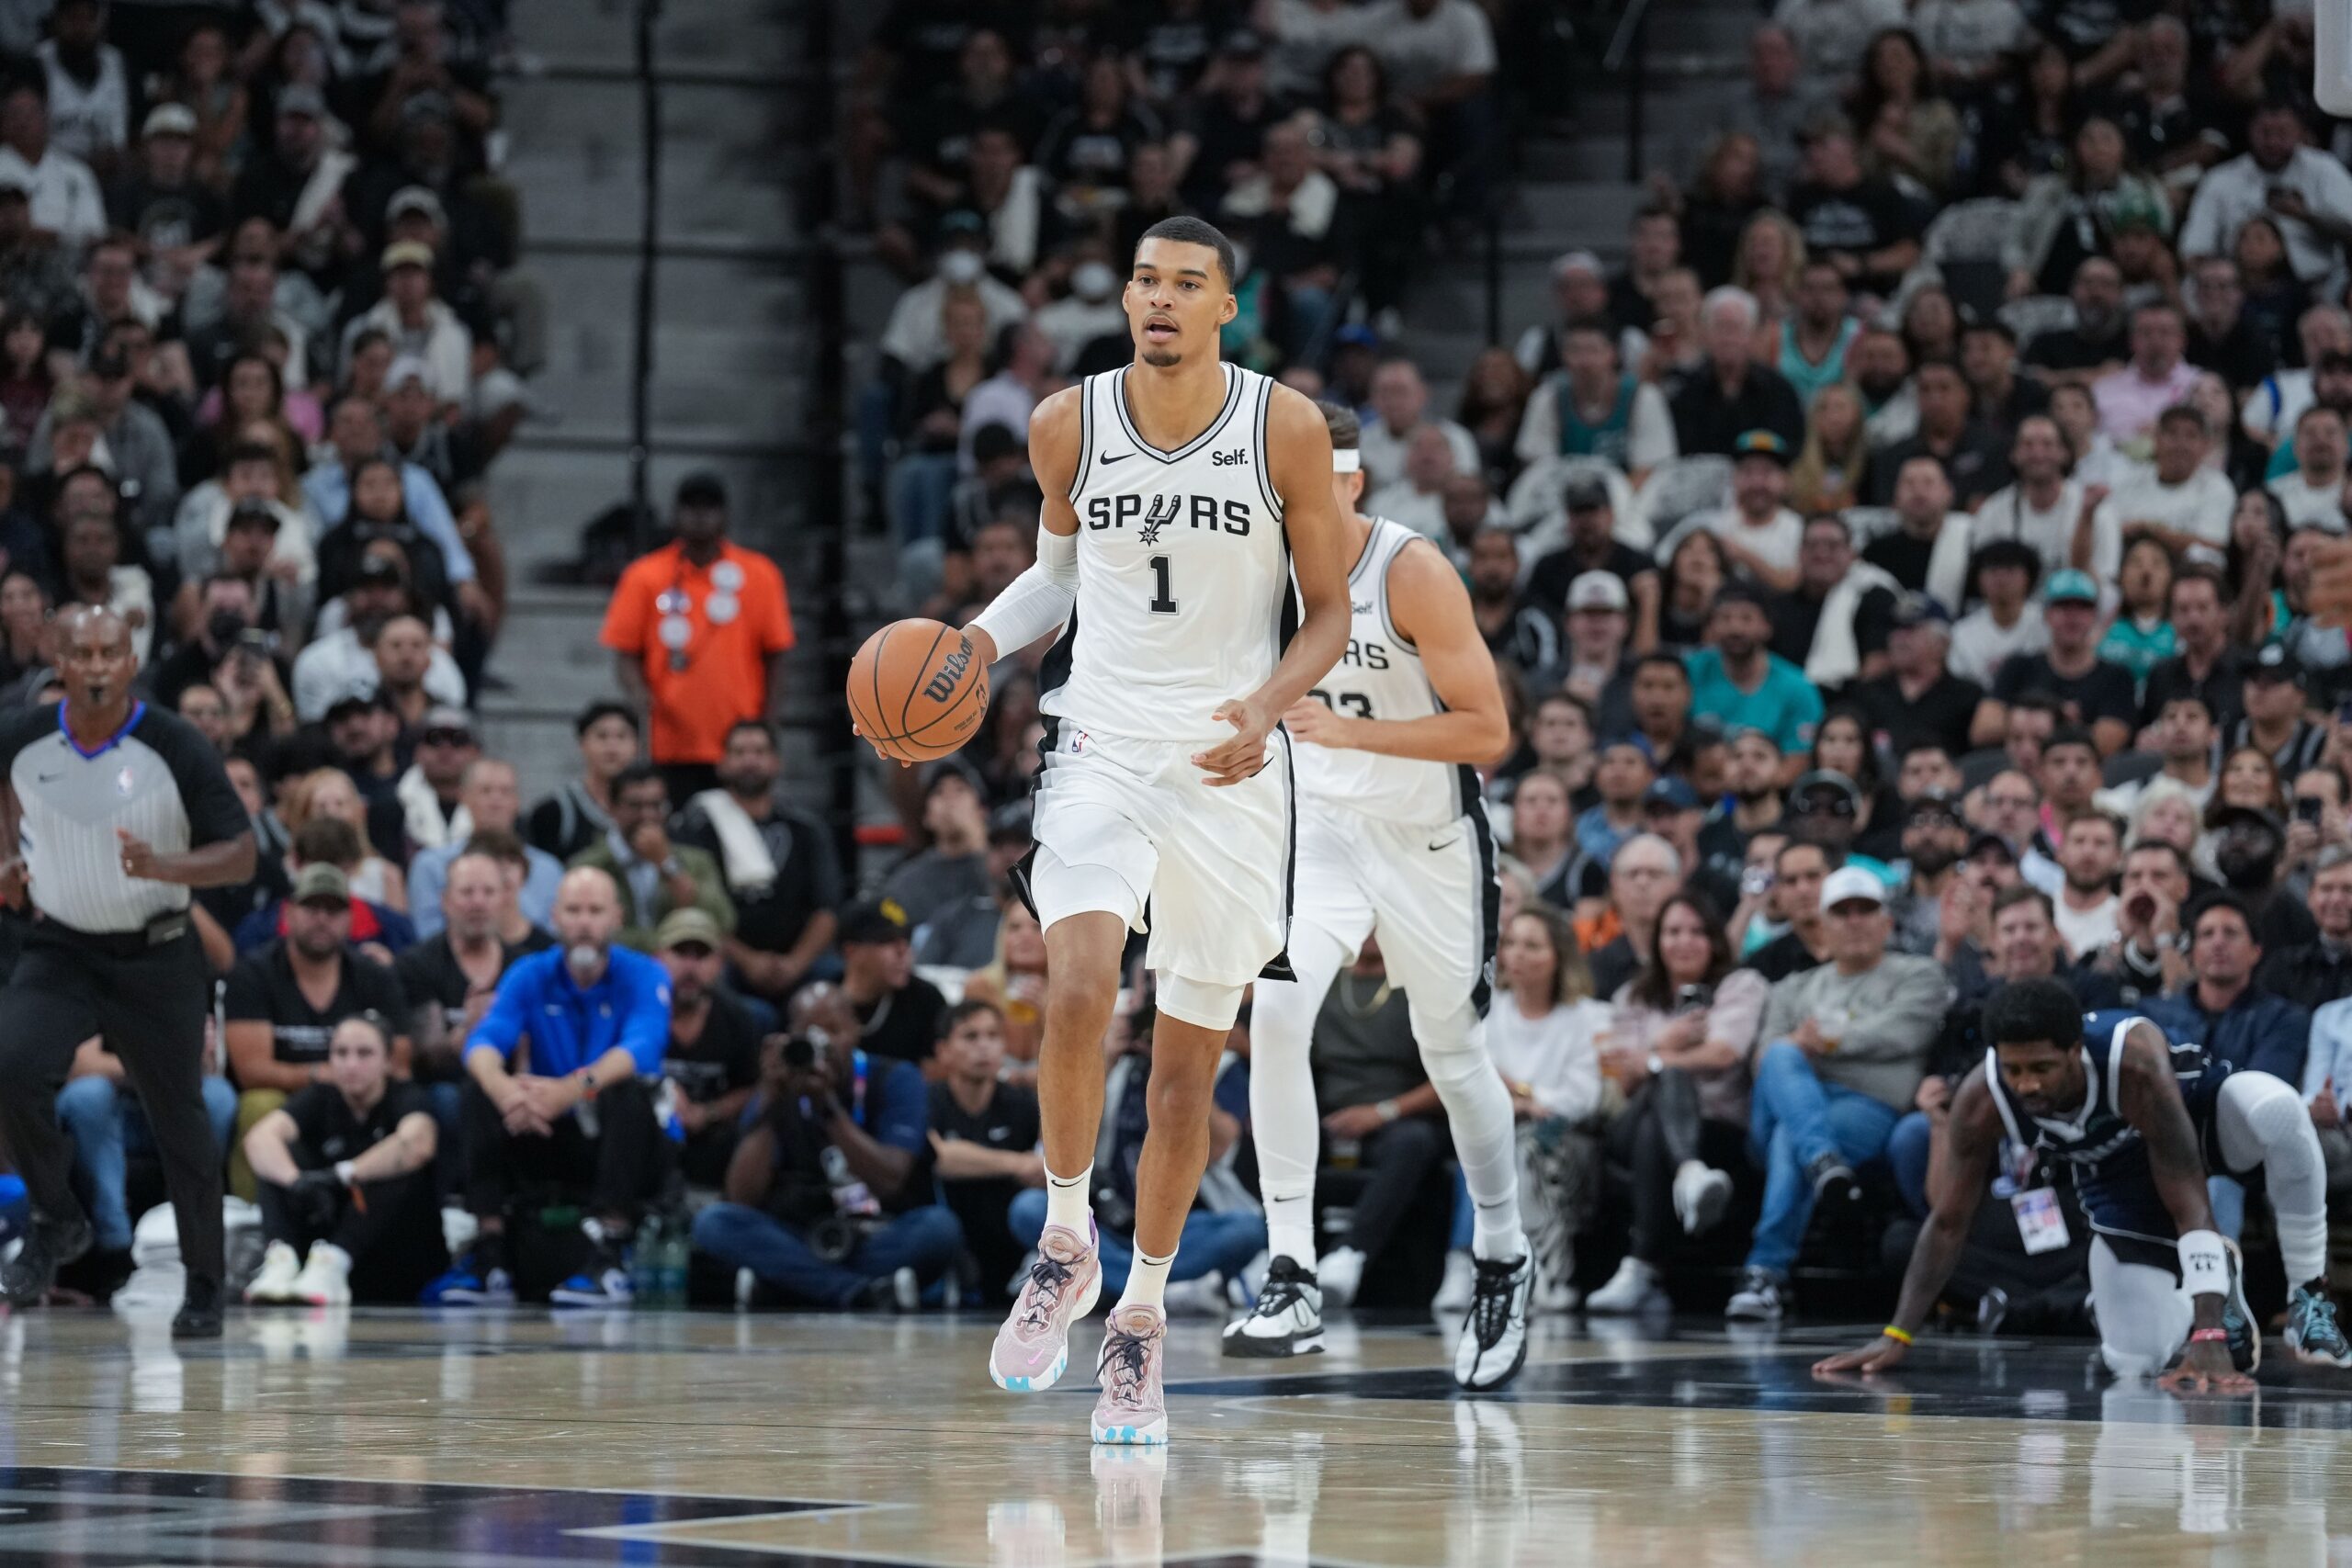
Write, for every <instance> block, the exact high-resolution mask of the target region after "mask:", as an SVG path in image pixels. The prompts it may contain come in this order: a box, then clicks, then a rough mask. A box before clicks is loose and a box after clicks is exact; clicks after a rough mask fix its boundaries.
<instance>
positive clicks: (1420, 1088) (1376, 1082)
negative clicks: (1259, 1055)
mask: <svg viewBox="0 0 2352 1568" xmlns="http://www.w3.org/2000/svg"><path fill="white" fill-rule="evenodd" d="M1308 1055H1309V1060H1310V1065H1311V1066H1312V1067H1313V1069H1314V1076H1315V1104H1316V1106H1317V1109H1318V1110H1319V1111H1321V1112H1322V1116H1323V1135H1324V1139H1325V1143H1326V1146H1327V1147H1328V1148H1329V1149H1330V1150H1332V1151H1333V1154H1334V1156H1335V1157H1336V1156H1339V1155H1340V1153H1341V1152H1342V1151H1343V1150H1344V1149H1345V1148H1346V1147H1348V1146H1352V1147H1353V1148H1354V1150H1355V1160H1354V1162H1353V1163H1354V1166H1355V1168H1357V1169H1358V1170H1359V1171H1362V1172H1363V1173H1364V1174H1363V1188H1362V1190H1360V1191H1359V1192H1358V1193H1357V1194H1356V1197H1355V1201H1354V1202H1353V1204H1352V1205H1351V1207H1350V1209H1349V1217H1348V1227H1347V1230H1346V1232H1345V1233H1344V1235H1343V1237H1342V1239H1341V1240H1340V1244H1339V1245H1338V1246H1337V1247H1333V1248H1331V1250H1329V1252H1326V1253H1324V1254H1323V1255H1322V1258H1321V1259H1320V1260H1319V1261H1318V1262H1317V1264H1316V1268H1315V1276H1316V1280H1317V1282H1318V1283H1319V1284H1320V1285H1321V1286H1322V1289H1323V1299H1324V1301H1325V1302H1326V1303H1329V1304H1331V1305H1333V1306H1346V1305H1348V1304H1349V1303H1351V1302H1352V1301H1354V1300H1355V1296H1356V1292H1357V1290H1358V1288H1359V1287H1360V1286H1361V1284H1362V1283H1363V1271H1364V1269H1365V1268H1366V1267H1367V1266H1368V1265H1370V1264H1372V1263H1374V1261H1376V1260H1377V1259H1379V1258H1382V1257H1383V1256H1384V1255H1385V1254H1386V1252H1387V1250H1388V1247H1389V1245H1390V1243H1391V1242H1393V1241H1395V1240H1396V1239H1397V1227H1398V1226H1399V1225H1400V1224H1402V1223H1403V1221H1404V1219H1405V1216H1406V1213H1408V1211H1409V1210H1410V1209H1411V1207H1412V1203H1413V1200H1414V1198H1415V1197H1416V1196H1417V1195H1418V1194H1419V1192H1420V1190H1421V1189H1422V1188H1423V1186H1424V1185H1426V1184H1427V1183H1428V1181H1429V1180H1430V1177H1431V1176H1432V1175H1433V1174H1435V1173H1436V1172H1437V1170H1438V1168H1439V1167H1440V1166H1441V1165H1442V1164H1443V1162H1444V1161H1445V1160H1446V1159H1447V1158H1448V1157H1449V1156H1451V1155H1452V1153H1453V1141H1452V1140H1451V1139H1450V1138H1449V1137H1448V1136H1447V1134H1446V1130H1445V1111H1444V1108H1443V1107H1442V1106H1441V1105H1440V1104H1439V1103H1438V1097H1437V1089H1436V1087H1435V1086H1434V1085H1432V1084H1431V1083H1430V1078H1429V1074H1428V1073H1427V1072H1426V1071H1425V1070H1423V1068H1422V1066H1421V1053H1420V1047H1419V1045H1418V1044H1416V1043H1414V1039H1413V1026H1412V1021H1411V1019H1410V1018H1409V1017H1408V1010H1407V1008H1406V1005H1405V993H1404V992H1402V991H1400V990H1397V989H1396V988H1395V987H1393V986H1391V985H1390V983H1389V980H1388V970H1387V966H1386V964H1385V963H1384V962H1383V960H1382V958H1381V953H1380V944H1379V942H1377V941H1376V940H1374V939H1372V938H1367V939H1365V942H1364V944H1363V948H1362V950H1361V951H1359V952H1358V953H1357V954H1356V961H1355V963H1354V964H1351V966H1350V967H1349V968H1348V969H1347V970H1345V971H1344V972H1342V973H1341V974H1340V977H1339V978H1338V980H1336V981H1335V982H1333V984H1332V987H1331V994H1330V995H1329V996H1328V997H1326V998H1324V999H1323V1005H1322V1008H1321V1010H1319V1011H1317V1014H1316V1017H1315V1033H1314V1043H1313V1045H1312V1047H1311V1049H1310V1051H1309V1053H1308ZM1343 1163H1344V1162H1343Z"/></svg>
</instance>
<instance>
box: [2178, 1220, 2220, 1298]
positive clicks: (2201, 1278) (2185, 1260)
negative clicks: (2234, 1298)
mask: <svg viewBox="0 0 2352 1568" xmlns="http://www.w3.org/2000/svg"><path fill="white" fill-rule="evenodd" d="M2180 1282H2181V1285H2182V1287H2183V1288H2184V1289H2186V1290H2187V1291H2188V1293H2189V1294H2190V1295H2192V1296H2220V1295H2226V1294H2228V1293H2229V1289H2230V1254H2229V1249H2228V1247H2225V1246H2224V1245H2223V1244H2222V1238H2221V1237H2220V1236H2219V1235H2215V1234H2214V1233H2213V1232H2211V1231H2190V1232H2188V1234H2187V1235H2184V1236H2182V1237H2181V1238H2180Z"/></svg>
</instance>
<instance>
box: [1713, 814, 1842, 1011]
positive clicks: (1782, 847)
mask: <svg viewBox="0 0 2352 1568" xmlns="http://www.w3.org/2000/svg"><path fill="white" fill-rule="evenodd" d="M1792 826H1793V824H1792ZM1806 831H1807V833H1808V835H1810V834H1812V833H1814V832H1815V829H1814V828H1813V827H1812V826H1811V825H1808V826H1807V829H1806ZM1758 842H1765V843H1769V844H1770V846H1771V849H1770V856H1769V859H1768V863H1769V864H1770V866H1771V877H1770V882H1769V884H1768V886H1767V888H1766V895H1767V897H1766V899H1765V902H1764V906H1763V908H1760V909H1758V910H1756V911H1754V913H1755V914H1760V915H1764V916H1767V917H1769V918H1770V920H1771V921H1772V922H1775V923H1773V924H1771V925H1766V924H1765V923H1764V922H1763V921H1759V920H1757V919H1754V918H1753V915H1751V919H1750V923H1749V926H1748V929H1747V931H1745V932H1741V931H1737V930H1736V929H1735V931H1734V932H1733V933H1732V934H1733V935H1734V937H1735V938H1736V939H1742V938H1744V942H1745V948H1746V951H1745V952H1744V953H1743V955H1742V961H1743V962H1744V963H1745V964H1747V966H1748V967H1749V968H1751V969H1753V970H1755V971H1756V972H1757V973H1758V974H1759V975H1761V976H1764V978H1765V979H1766V980H1768V981H1770V982H1772V983H1774V984H1778V983H1779V982H1780V981H1781V980H1784V979H1786V978H1788V977H1789V976H1791V975H1797V974H1802V973H1804V971H1805V970H1808V969H1812V968H1815V967H1816V966H1817V965H1819V964H1826V963H1828V962H1829V954H1830V947H1829V922H1828V920H1827V919H1826V918H1825V917H1824V916H1823V914H1822V912H1821V885H1822V883H1823V882H1824V881H1825V880H1826V878H1827V877H1828V875H1829V874H1830V873H1831V872H1832V871H1835V870H1836V869H1838V866H1837V862H1838V861H1839V860H1842V858H1843V857H1841V856H1836V855H1834V854H1833V853H1832V852H1831V851H1829V850H1828V849H1827V848H1826V847H1825V846H1823V845H1822V844H1820V843H1818V842H1816V841H1815V840H1814V839H1813V838H1812V837H1809V836H1808V837H1804V838H1800V837H1798V836H1796V835H1795V834H1794V833H1789V834H1787V835H1785V836H1783V835H1780V834H1764V833H1759V834H1758V835H1757V837H1756V839H1755V840H1751V841H1750V849H1751V850H1753V848H1754V846H1755V844H1756V843H1758Z"/></svg>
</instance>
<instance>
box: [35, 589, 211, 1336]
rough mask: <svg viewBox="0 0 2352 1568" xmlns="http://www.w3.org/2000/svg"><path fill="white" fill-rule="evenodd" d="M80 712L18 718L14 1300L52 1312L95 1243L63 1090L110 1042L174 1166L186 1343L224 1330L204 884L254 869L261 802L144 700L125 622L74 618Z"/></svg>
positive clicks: (63, 658) (168, 1173) (63, 653)
mask: <svg viewBox="0 0 2352 1568" xmlns="http://www.w3.org/2000/svg"><path fill="white" fill-rule="evenodd" d="M60 625H61V628H62V637H61V640H62V649H61V650H60V665H61V673H62V676H63V679H64V682H65V701H64V703H63V704H62V705H60V706H58V707H56V708H48V707H39V708H33V709H30V710H28V711H26V712H22V713H15V714H10V715H8V716H6V718H5V719H0V779H5V787H0V843H8V844H13V845H14V846H15V847H16V849H17V853H16V854H13V855H10V856H9V857H8V858H6V860H0V902H6V903H8V904H10V905H19V906H20V905H21V904H22V903H23V902H24V900H25V898H26V896H27V895H28V893H29V895H30V897H31V905H32V912H33V921H32V925H31V928H30V930H29V931H28V933H27V935H26V938H25V949H24V954H23V956H22V957H21V958H19V959H18V960H17V967H16V972H15V973H14V974H13V975H11V976H9V978H8V983H7V985H6V988H5V989H0V1134H4V1135H5V1137H6V1143H7V1146H8V1148H9V1150H10V1151H11V1152H12V1153H13V1155H14V1156H15V1158H16V1162H17V1171H18V1172H19V1173H20V1174H21V1175H22V1176H23V1177H24V1179H25V1186H26V1187H27V1188H28V1189H29V1190H30V1191H31V1194H32V1205H33V1224H32V1228H31V1230H30V1232H29V1233H28V1235H27V1236H26V1237H25V1242H24V1246H23V1247H22V1248H21V1249H20V1250H19V1251H18V1253H17V1257H16V1258H14V1259H12V1260H11V1261H9V1262H7V1263H6V1264H0V1295H5V1296H6V1299H7V1300H8V1301H10V1302H14V1303H27V1304H29V1303H33V1302H36V1301H39V1300H40V1297H41V1296H42V1294H43V1293H44V1292H47V1291H48V1289H49V1287H50V1285H51V1282H52V1281H53V1280H55V1278H56V1275H57V1269H58V1267H59V1266H60V1265H61V1264H65V1263H71V1262H72V1261H73V1260H74V1258H79V1257H80V1256H81V1255H82V1254H83V1253H84V1252H85V1251H87V1250H88V1249H89V1247H90V1223H89V1220H88V1219H87V1218H86V1217H85V1215H84V1214H83V1213H82V1210H81V1207H80V1205H79V1204H77V1203H76V1202H75V1201H74V1193H73V1190H72V1188H71V1186H70V1185H69V1184H68V1181H67V1174H68V1172H69V1170H70V1169H71V1161H72V1150H71V1148H70V1146H69V1145H68V1143H67V1141H66V1137H65V1134H63V1132H62V1131H61V1130H60V1129H59V1127H58V1124H57V1114H56V1104H57V1091H58V1089H59V1088H60V1087H61V1086H62V1085H63V1084H64V1082H65V1075H66V1069H67V1068H68V1067H69V1066H71V1065H72V1063H73V1060H74V1049H75V1047H76V1046H78V1045H79V1044H80V1043H82V1042H83V1041H85V1040H87V1039H89V1038H90V1037H91V1036H92V1035H98V1036H100V1037H102V1039H103V1041H104V1043H105V1045H106V1047H107V1049H108V1050H110V1051H112V1052H113V1053H114V1054H115V1055H117V1056H119V1057H120V1058H121V1061H122V1066H123V1071H124V1072H125V1073H126V1074H127V1075H129V1077H130V1083H131V1087H132V1088H133V1089H137V1090H138V1092H139V1099H140V1103H141V1105H142V1106H143V1107H144V1108H145V1110H146V1112H147V1122H148V1125H149V1126H150V1127H151V1128H152V1129H153V1133H154V1137H155V1147H156V1149H157V1151H158V1152H159V1153H160V1154H161V1155H162V1156H163V1164H164V1189H165V1190H166V1191H168V1192H169V1193H170V1194H171V1199H172V1213H173V1214H174V1215H175V1217H176V1218H177V1220H178V1221H179V1240H180V1257H181V1258H182V1259H183V1260H184V1261H185V1262H186V1264H187V1293H186V1295H185V1297H184V1298H183V1299H182V1301H181V1303H180V1310H179V1315H178V1316H176V1317H175V1318H174V1319H173V1320H172V1334H173V1336H174V1337H175V1338H211V1337H217V1336H218V1335H219V1334H220V1277H221V1273H222V1271H223V1265H222V1258H221V1238H220V1201H221V1191H220V1149H219V1148H217V1147H215V1146H214V1145H213V1142H212V1127H211V1123H210V1122H209V1120H208V1119H207V1117H206V1115H205V1111H204V1095H203V1088H202V1084H203V1074H204V1063H203V1055H204V1017H205V1013H206V1011H207V1010H209V1007H210V1004H211V995H212V976H211V972H210V970H209V968H208V967H207V966H206V964H205V961H204V953H203V949H202V948H201V947H200V946H199V945H198V942H197V938H196V933H195V931H194V930H193V929H192V928H191V927H190V925H189V919H188V908H187V906H188V889H190V888H192V887H215V886H222V885H225V884H231V883H238V882H243V881H245V880H247V879H248V878H250V877H251V876H252V875H253V871H254V838H253V831H252V828H251V825H250V824H249V823H248V822H247V820H246V818H245V809H244V807H243V805H241V804H240V803H239V801H238V799H237V792H236V790H235V789H234V788H233V787H232V786H231V784H230V783H229V775H228V773H227V771H226V770H224V769H223V768H222V767H221V765H220V755H219V753H217V752H216V751H214V750H213V749H212V747H211V745H210V744H209V742H208V741H206V739H204V737H203V736H202V735H201V734H199V733H198V731H197V729H196V728H195V727H194V726H192V725H190V724H188V723H187V721H186V720H184V719H182V718H180V717H179V716H177V715H175V714H170V713H165V712H164V711H162V710H161V709H159V708H153V707H150V706H148V705H146V704H145V703H143V702H134V701H133V700H132V698H131V694H130V680H131V676H132V675H133V674H134V673H135V672H136V671H137V668H138V661H137V660H136V659H135V657H134V656H133V655H132V652H131V643H130V627H129V626H126V625H125V624H124V623H123V620H122V618H121V617H120V616H119V615H116V614H115V613H114V612H113V611H111V610H107V609H103V608H95V607H87V606H85V607H77V608H75V609H73V610H70V611H68V612H67V613H66V614H65V615H64V616H62V618H61V622H60Z"/></svg>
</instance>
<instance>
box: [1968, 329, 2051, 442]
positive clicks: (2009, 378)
mask: <svg viewBox="0 0 2352 1568" xmlns="http://www.w3.org/2000/svg"><path fill="white" fill-rule="evenodd" d="M1960 367H1961V369H1962V372H1963V373H1964V374H1965V375H1966V376H1967V377H1968V389H1969V392H1970V394H1971V395H1972V396H1973V398H1974V400H1975V402H1976V408H1977V411H1978V412H1980V413H1982V414H1983V415H1984V417H1985V421H1986V422H1987V423H1990V424H1991V425H1992V426H1993V428H1994V430H1995V431H1996V432H1999V433H2003V434H2010V433H2014V432H2015V431H2016V430H2017V429H2018V426H2020V425H2022V424H2023V423H2025V422H2026V421H2027V420H2029V419H2033V418H2036V417H2038V416H2040V415H2041V414H2044V413H2047V412H2049V409H2050V389H2048V388H2047V387H2044V386H2043V385H2042V384H2041V382H2039V381H2037V380H2035V379H2034V378H2031V377H2030V376H2020V375H2018V338H2017V333H2013V332H2011V331H2010V330H2009V328H2008V325H2007V323H2006V322H2004V321H2002V320H2001V319H2000V318H1999V317H1998V316H1992V317H1978V318H1976V319H1975V320H1973V321H1969V322H1968V323H1967V324H1966V325H1965V326H1964V327H1963V328H1962V332H1961V334H1960ZM2009 464H2010V467H2011V468H2013V469H2014V468H2015V467H2016V465H2017V455H2016V453H2015V451H2014V450H2013V451H2012V452H2011V453H2010V457H2009Z"/></svg>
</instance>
